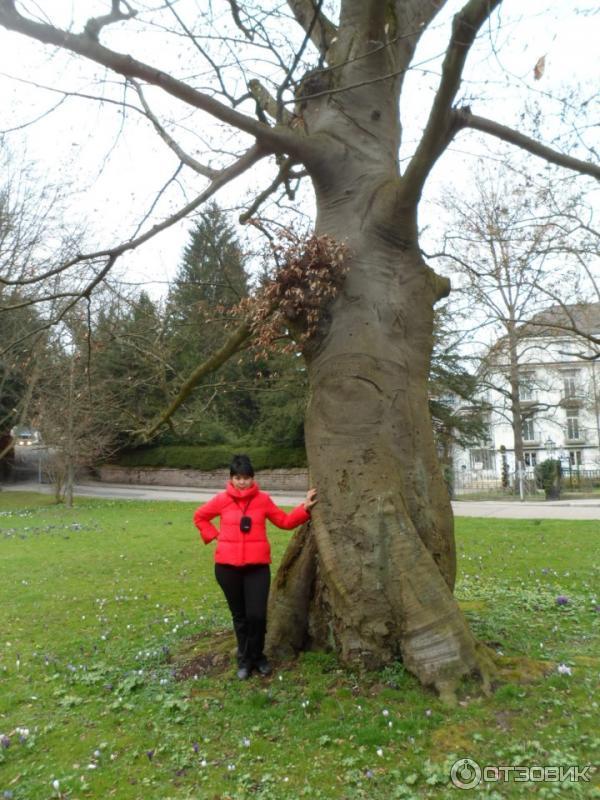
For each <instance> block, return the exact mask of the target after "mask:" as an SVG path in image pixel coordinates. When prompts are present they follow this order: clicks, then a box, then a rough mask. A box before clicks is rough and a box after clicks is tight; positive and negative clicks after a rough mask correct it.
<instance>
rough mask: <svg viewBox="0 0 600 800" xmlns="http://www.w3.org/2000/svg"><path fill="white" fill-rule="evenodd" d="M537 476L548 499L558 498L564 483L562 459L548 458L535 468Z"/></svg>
mask: <svg viewBox="0 0 600 800" xmlns="http://www.w3.org/2000/svg"><path fill="white" fill-rule="evenodd" d="M535 477H536V481H537V483H538V486H540V487H541V488H542V489H543V490H544V492H545V494H546V500H558V498H559V497H560V491H561V488H562V486H561V484H562V467H561V464H560V461H558V460H557V459H554V458H547V459H546V460H545V461H542V462H541V463H540V464H538V465H537V466H536V468H535Z"/></svg>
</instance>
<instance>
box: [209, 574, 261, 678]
mask: <svg viewBox="0 0 600 800" xmlns="http://www.w3.org/2000/svg"><path fill="white" fill-rule="evenodd" d="M215 577H216V579H217V582H218V584H219V586H220V587H221V589H223V593H224V595H225V597H226V598H227V605H228V606H229V610H230V611H231V616H232V618H233V629H234V630H235V636H236V639H237V643H238V653H237V655H238V664H239V666H240V667H242V666H244V667H251V666H252V665H253V664H257V663H258V662H259V661H260V660H261V659H263V658H264V657H265V655H264V653H263V648H264V646H265V632H266V629H267V600H268V598H269V584H270V583H271V570H270V569H269V565H268V564H247V565H246V566H244V567H233V566H231V565H229V564H215Z"/></svg>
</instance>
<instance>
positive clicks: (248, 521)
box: [240, 516, 252, 533]
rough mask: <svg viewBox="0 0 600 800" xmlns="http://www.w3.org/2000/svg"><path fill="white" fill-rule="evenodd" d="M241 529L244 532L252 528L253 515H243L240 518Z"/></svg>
mask: <svg viewBox="0 0 600 800" xmlns="http://www.w3.org/2000/svg"><path fill="white" fill-rule="evenodd" d="M240 530H241V532H242V533H249V532H250V531H251V530H252V517H246V516H244V517H242V518H241V520H240Z"/></svg>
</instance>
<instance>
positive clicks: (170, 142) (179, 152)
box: [130, 80, 219, 178]
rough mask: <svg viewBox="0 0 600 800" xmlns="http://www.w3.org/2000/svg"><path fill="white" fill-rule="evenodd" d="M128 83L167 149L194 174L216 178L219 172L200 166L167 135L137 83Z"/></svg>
mask: <svg viewBox="0 0 600 800" xmlns="http://www.w3.org/2000/svg"><path fill="white" fill-rule="evenodd" d="M130 83H131V84H132V85H133V87H134V88H135V90H136V92H137V93H138V97H139V98H140V102H141V104H142V106H143V107H144V111H145V112H146V116H147V117H148V119H149V120H150V122H151V123H152V124H153V125H154V129H155V130H156V132H157V133H158V135H159V136H160V138H161V139H162V140H163V142H165V144H166V145H167V147H170V148H171V150H172V151H173V152H174V153H175V155H176V156H177V158H179V160H180V161H182V162H183V163H184V164H186V166H188V167H190V168H191V169H193V170H194V172H198V173H199V174H200V175H204V177H205V178H216V176H217V175H218V174H219V171H218V170H216V169H212V167H206V166H205V165H204V164H201V163H200V162H199V161H196V159H195V158H193V157H192V156H190V155H188V154H187V153H186V152H185V151H184V150H183V148H181V147H180V146H179V145H178V144H177V142H176V141H175V139H173V137H172V136H170V135H169V133H168V132H167V131H166V130H165V128H163V126H162V125H161V124H160V122H159V121H158V119H157V117H156V116H155V115H154V114H153V112H152V111H151V109H150V106H149V105H148V103H147V102H146V98H145V97H144V93H143V91H142V87H141V86H140V85H139V83H138V82H137V81H133V80H132V81H130Z"/></svg>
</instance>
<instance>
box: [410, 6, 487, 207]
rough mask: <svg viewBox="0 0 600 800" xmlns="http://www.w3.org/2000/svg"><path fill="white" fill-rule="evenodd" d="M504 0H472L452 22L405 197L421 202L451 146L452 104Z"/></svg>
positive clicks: (452, 128)
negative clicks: (492, 16) (478, 42)
mask: <svg viewBox="0 0 600 800" xmlns="http://www.w3.org/2000/svg"><path fill="white" fill-rule="evenodd" d="M501 2H502V0H469V2H468V3H467V4H466V5H465V6H464V7H463V8H462V10H461V11H460V12H459V13H458V14H456V16H455V17H454V20H453V22H452V36H451V37H450V43H449V45H448V49H447V50H446V56H445V58H444V63H443V65H442V77H441V80H440V85H439V87H438V90H437V93H436V96H435V99H434V101H433V105H432V107H431V112H430V114H429V119H428V120H427V125H426V126H425V131H424V132H423V136H422V137H421V141H420V142H419V145H418V147H417V149H416V151H415V154H414V155H413V157H412V158H411V160H410V163H409V165H408V168H407V170H406V172H405V173H404V177H403V178H402V185H403V197H404V198H406V199H410V200H413V201H415V200H418V198H419V197H420V195H421V191H422V189H423V185H424V184H425V181H426V179H427V176H428V175H429V173H430V172H431V170H432V168H433V165H434V164H435V162H436V161H437V159H438V158H439V157H440V155H441V154H442V153H443V152H444V150H445V149H446V147H447V146H448V144H449V143H450V141H451V139H452V137H453V135H454V133H455V128H454V125H453V122H454V116H453V114H452V103H453V101H454V98H455V97H456V93H457V92H458V89H459V87H460V82H461V78H462V73H463V69H464V65H465V61H466V59H467V55H468V54H469V50H470V49H471V46H472V44H473V42H474V41H475V37H476V36H477V33H478V31H479V29H480V28H481V26H482V25H483V23H484V22H485V20H486V19H487V18H488V17H489V16H490V14H491V13H492V11H493V10H494V9H495V8H496V6H498V5H499V4H500V3H501Z"/></svg>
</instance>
